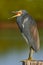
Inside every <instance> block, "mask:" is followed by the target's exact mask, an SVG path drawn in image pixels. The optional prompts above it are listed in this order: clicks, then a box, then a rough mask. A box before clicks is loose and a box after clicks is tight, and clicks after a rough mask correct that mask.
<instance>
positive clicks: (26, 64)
mask: <svg viewBox="0 0 43 65" xmlns="http://www.w3.org/2000/svg"><path fill="white" fill-rule="evenodd" d="M22 65H43V61H42V60H24V61H22Z"/></svg>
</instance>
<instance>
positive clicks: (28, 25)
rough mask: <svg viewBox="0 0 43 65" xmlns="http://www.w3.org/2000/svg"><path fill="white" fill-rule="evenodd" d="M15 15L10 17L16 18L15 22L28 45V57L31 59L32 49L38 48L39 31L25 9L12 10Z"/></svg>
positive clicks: (36, 49)
mask: <svg viewBox="0 0 43 65" xmlns="http://www.w3.org/2000/svg"><path fill="white" fill-rule="evenodd" d="M12 12H13V13H14V14H15V15H14V16H12V17H11V18H14V17H16V18H17V24H18V27H19V29H20V31H21V34H22V35H23V37H24V39H25V40H26V42H27V43H28V45H29V46H30V53H29V57H28V59H32V51H35V52H37V51H38V50H39V48H40V40H39V33H38V29H37V24H36V22H35V20H34V19H33V18H32V17H31V16H30V15H29V14H28V12H27V11H26V10H19V11H15V12H14V11H12Z"/></svg>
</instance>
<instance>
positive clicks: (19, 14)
mask: <svg viewBox="0 0 43 65" xmlns="http://www.w3.org/2000/svg"><path fill="white" fill-rule="evenodd" d="M12 13H14V14H15V15H14V16H12V17H10V18H8V19H12V18H15V17H18V16H21V14H22V11H21V10H20V11H16V12H15V11H12Z"/></svg>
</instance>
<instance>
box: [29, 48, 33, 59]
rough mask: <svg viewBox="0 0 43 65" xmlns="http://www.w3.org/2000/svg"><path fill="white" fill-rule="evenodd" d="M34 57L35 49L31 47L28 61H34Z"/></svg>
mask: <svg viewBox="0 0 43 65" xmlns="http://www.w3.org/2000/svg"><path fill="white" fill-rule="evenodd" d="M32 55H33V49H32V48H31V47H30V52H29V58H28V60H32Z"/></svg>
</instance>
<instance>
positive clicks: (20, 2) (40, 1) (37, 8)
mask: <svg viewBox="0 0 43 65" xmlns="http://www.w3.org/2000/svg"><path fill="white" fill-rule="evenodd" d="M20 9H25V10H27V11H28V12H29V14H31V15H32V16H33V17H34V18H35V19H43V0H0V20H5V19H7V18H8V17H9V16H10V15H9V13H10V12H11V11H12V10H20Z"/></svg>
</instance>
